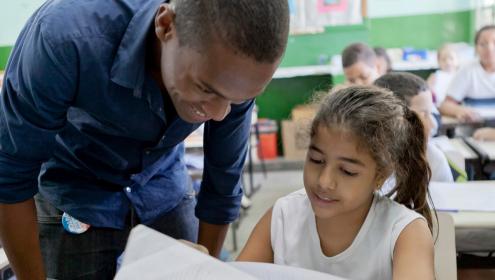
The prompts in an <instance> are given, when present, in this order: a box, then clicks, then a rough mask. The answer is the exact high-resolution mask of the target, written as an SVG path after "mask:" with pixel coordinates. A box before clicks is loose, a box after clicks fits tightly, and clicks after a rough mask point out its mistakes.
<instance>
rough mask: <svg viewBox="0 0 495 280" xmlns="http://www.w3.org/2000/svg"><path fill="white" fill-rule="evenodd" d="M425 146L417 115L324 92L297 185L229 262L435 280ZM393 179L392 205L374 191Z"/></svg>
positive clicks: (388, 96) (387, 98)
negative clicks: (301, 186)
mask: <svg viewBox="0 0 495 280" xmlns="http://www.w3.org/2000/svg"><path fill="white" fill-rule="evenodd" d="M425 149H426V136H425V135H424V129H423V125H422V124H421V120H420V119H419V117H418V115H417V114H416V113H414V112H413V111H411V110H409V108H408V107H407V106H405V105H404V102H402V101H401V100H399V99H398V98H397V97H395V96H394V95H393V93H391V92H390V91H388V90H386V89H381V88H378V87H363V86H352V87H348V88H343V89H340V90H337V91H336V92H333V93H331V94H329V95H327V96H326V97H325V99H324V100H323V101H322V103H321V107H320V109H319V112H318V113H317V115H316V117H315V119H314V120H313V123H312V128H311V142H310V147H309V150H308V153H307V158H306V163H305V166H304V187H305V189H302V190H299V191H296V192H294V193H292V194H289V195H287V196H285V197H282V198H280V199H278V200H277V201H276V202H275V205H274V206H273V208H272V209H270V210H269V211H268V212H267V213H266V214H265V215H264V216H263V217H262V218H261V220H260V221H259V223H258V224H257V225H256V227H255V229H254V231H253V232H252V234H251V236H250V237H249V240H248V242H247V244H246V246H245V247H244V249H243V250H242V252H241V254H240V255H239V257H238V259H237V260H238V261H258V262H273V263H276V264H282V265H290V266H298V267H302V268H307V269H312V270H318V271H322V272H325V273H330V274H333V275H336V276H340V277H344V278H349V279H357V278H359V279H392V278H394V279H404V278H410V279H434V266H433V238H432V235H431V224H432V223H431V220H432V218H431V210H430V208H429V206H428V203H427V197H428V182H429V179H430V169H429V167H428V163H427V162H426V160H425ZM392 173H395V175H396V178H397V185H396V186H395V191H396V192H397V195H396V196H395V201H393V200H392V199H391V198H389V197H386V196H382V195H381V194H380V193H379V189H380V186H382V184H383V182H384V180H385V179H386V178H388V177H389V176H390V175H391V174H392ZM411 209H415V210H416V212H415V211H413V210H411Z"/></svg>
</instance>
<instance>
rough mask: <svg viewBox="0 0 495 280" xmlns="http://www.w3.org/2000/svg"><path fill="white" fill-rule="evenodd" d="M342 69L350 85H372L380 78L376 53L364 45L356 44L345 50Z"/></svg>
mask: <svg viewBox="0 0 495 280" xmlns="http://www.w3.org/2000/svg"><path fill="white" fill-rule="evenodd" d="M342 67H343V68H344V75H345V78H346V80H347V82H348V83H349V84H355V85H371V84H372V83H373V81H374V80H375V79H376V78H378V76H379V74H378V67H377V64H376V55H375V52H374V51H373V49H371V48H370V47H368V45H366V44H363V43H354V44H351V45H349V46H347V47H346V48H345V49H344V51H343V52H342Z"/></svg>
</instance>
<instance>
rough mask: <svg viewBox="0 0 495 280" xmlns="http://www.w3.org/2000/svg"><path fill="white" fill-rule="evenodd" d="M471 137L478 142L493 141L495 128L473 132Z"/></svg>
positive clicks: (494, 139)
mask: <svg viewBox="0 0 495 280" xmlns="http://www.w3.org/2000/svg"><path fill="white" fill-rule="evenodd" d="M473 137H474V139H476V140H479V141H487V140H488V141H495V128H490V127H484V128H480V129H478V130H476V131H475V132H474V134H473Z"/></svg>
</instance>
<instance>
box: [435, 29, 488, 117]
mask: <svg viewBox="0 0 495 280" xmlns="http://www.w3.org/2000/svg"><path fill="white" fill-rule="evenodd" d="M474 42H475V45H476V53H477V54H478V56H479V59H477V60H475V61H472V62H470V63H468V64H467V65H465V66H464V67H462V68H461V69H460V70H459V71H458V72H457V74H456V75H455V77H454V78H453V79H452V82H451V83H450V85H449V87H448V89H447V98H445V100H444V101H443V103H442V104H441V106H440V112H441V113H442V114H443V115H447V116H451V117H455V118H457V119H459V120H461V121H468V122H469V121H477V120H479V119H480V116H479V115H478V114H477V113H476V112H475V111H474V110H472V109H470V108H469V107H465V106H463V105H461V104H460V103H461V102H463V103H464V104H465V105H468V106H479V105H495V25H487V26H484V27H482V28H481V29H480V30H478V32H476V36H475V39H474Z"/></svg>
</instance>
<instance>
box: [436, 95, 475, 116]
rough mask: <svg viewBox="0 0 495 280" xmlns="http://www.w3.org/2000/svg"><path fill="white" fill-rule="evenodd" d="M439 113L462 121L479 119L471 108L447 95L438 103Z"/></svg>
mask: <svg viewBox="0 0 495 280" xmlns="http://www.w3.org/2000/svg"><path fill="white" fill-rule="evenodd" d="M438 109H439V110H440V113H442V115H446V116H449V117H454V118H456V119H458V120H460V121H463V122H474V121H478V120H479V119H480V116H478V114H476V112H474V111H473V110H471V109H469V108H467V107H464V106H462V105H460V104H457V101H455V99H453V98H452V97H450V96H447V97H446V98H445V100H444V101H443V102H442V104H441V105H440V108H438Z"/></svg>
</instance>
